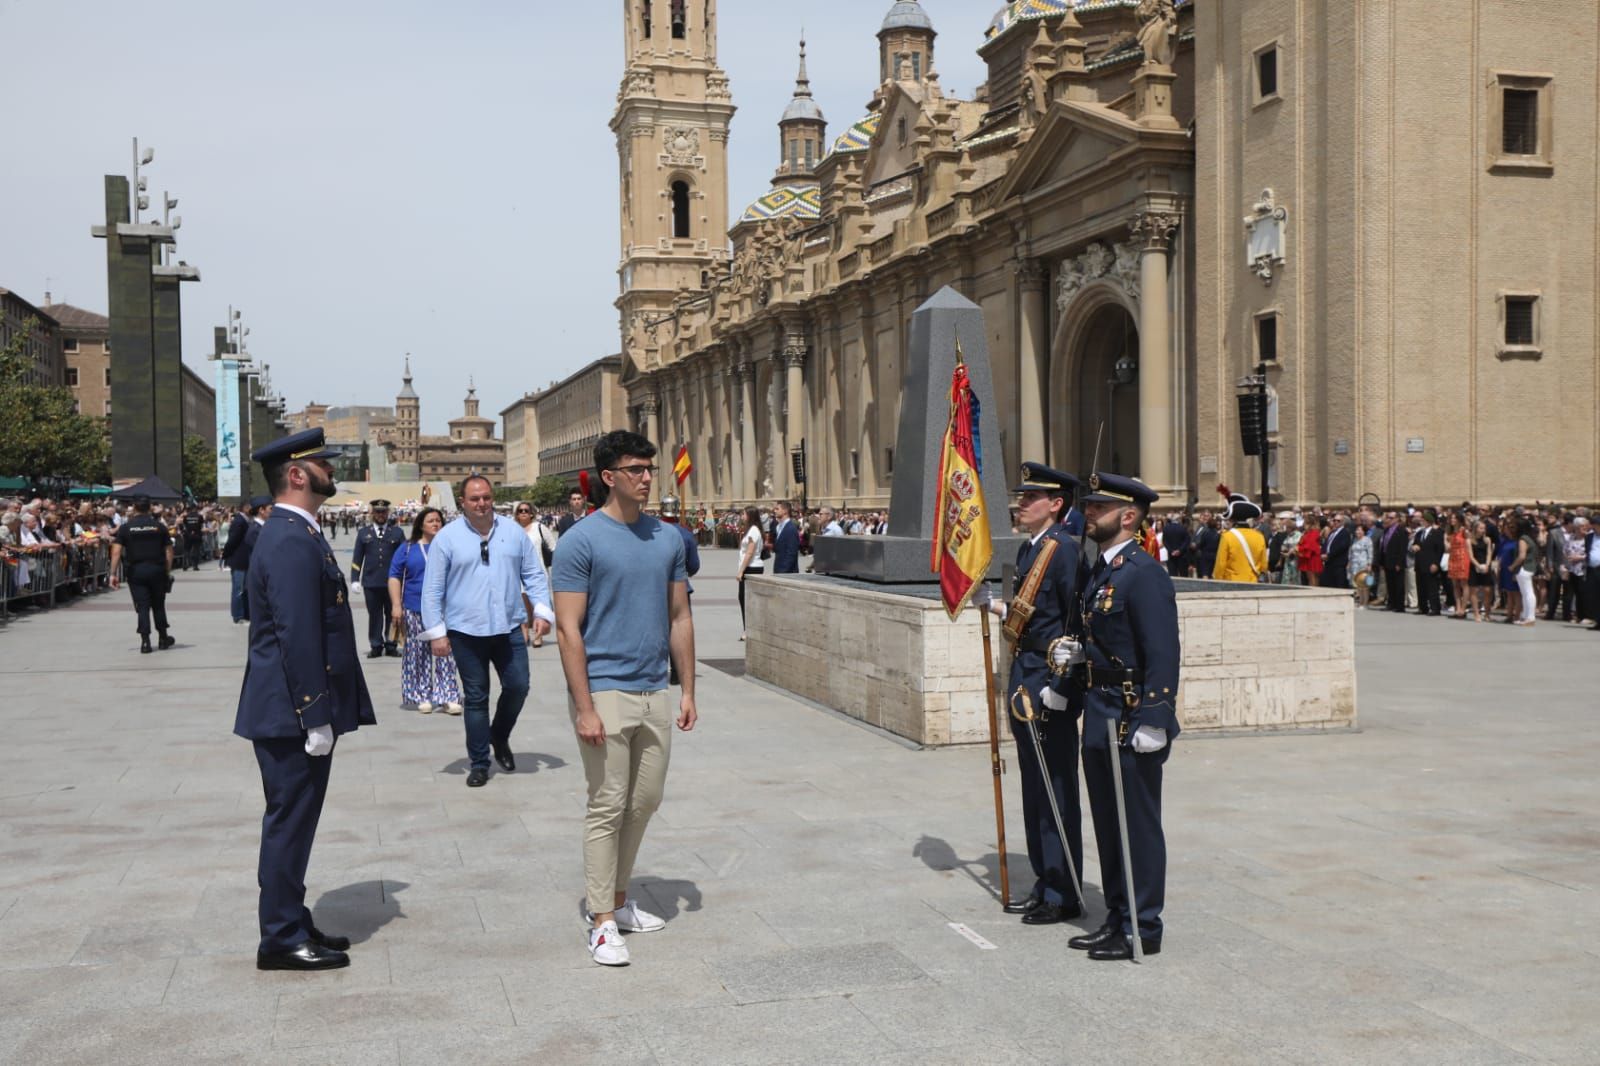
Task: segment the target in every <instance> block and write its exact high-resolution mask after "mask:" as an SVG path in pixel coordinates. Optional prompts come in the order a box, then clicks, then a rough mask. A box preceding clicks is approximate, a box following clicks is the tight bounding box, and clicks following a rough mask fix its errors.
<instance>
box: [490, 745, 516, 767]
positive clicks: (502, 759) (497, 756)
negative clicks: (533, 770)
mask: <svg viewBox="0 0 1600 1066" xmlns="http://www.w3.org/2000/svg"><path fill="white" fill-rule="evenodd" d="M493 747H494V761H495V762H497V763H499V764H500V769H502V770H504V771H505V772H506V773H508V774H510V773H515V772H516V769H517V757H516V756H515V755H513V754H511V745H510V744H502V743H499V742H496V743H495V744H494V745H493Z"/></svg>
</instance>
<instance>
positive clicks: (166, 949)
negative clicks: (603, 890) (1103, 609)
mask: <svg viewBox="0 0 1600 1066" xmlns="http://www.w3.org/2000/svg"><path fill="white" fill-rule="evenodd" d="M349 545H350V539H349V538H348V537H346V538H344V539H343V540H341V541H339V542H337V543H336V545H335V546H336V547H337V548H338V549H340V550H341V552H343V551H347V550H348V548H349ZM732 564H733V558H732V553H731V552H708V553H706V576H704V577H702V578H701V579H700V580H699V581H697V582H696V586H697V588H698V590H699V591H698V596H697V605H696V616H697V620H698V629H699V637H700V645H699V655H700V658H701V659H702V661H703V662H704V661H706V660H710V661H724V660H737V659H738V658H739V655H740V645H739V644H738V640H737V638H738V609H737V607H736V606H735V601H734V594H735V586H734V583H733V582H732V580H731V579H730V577H729V575H730V574H731V572H732ZM227 587H228V586H227V575H226V574H224V573H222V572H219V571H205V572H203V573H201V574H198V575H189V574H180V575H179V579H178V585H177V591H176V593H175V595H174V597H173V600H172V618H173V627H174V628H173V632H174V634H175V635H176V637H177V638H178V641H179V646H178V648H177V649H175V650H173V651H170V652H166V653H159V654H156V655H152V656H140V655H139V654H137V642H136V639H135V637H134V634H133V614H132V611H131V609H130V607H129V605H128V596H127V593H126V592H121V593H114V594H107V595H102V596H99V597H96V598H94V599H91V600H89V601H87V602H85V603H82V604H80V605H78V606H75V607H71V608H65V609H61V610H56V611H52V612H47V613H40V614H34V615H31V616H26V617H23V618H21V619H19V620H17V621H15V622H14V623H12V624H10V625H8V626H6V627H4V628H3V629H0V686H3V692H4V699H3V701H0V744H3V756H0V757H3V760H4V761H3V768H0V1062H5V1063H13V1062H15V1063H39V1062H49V1063H53V1064H54V1063H77V1062H85V1063H116V1064H124V1063H147V1062H160V1063H164V1064H166V1063H172V1062H186V1063H188V1062H239V1063H256V1062H261V1063H319V1064H320V1063H356V1064H361V1063H442V1062H451V1061H460V1062H471V1063H561V1064H565V1063H587V1062H596V1063H599V1062H603V1063H607V1064H625V1063H660V1064H679V1063H696V1064H715V1063H735V1062H749V1063H780V1062H782V1063H787V1062H794V1063H871V1064H873V1066H894V1064H900V1063H906V1064H911V1063H919V1064H920V1063H1068V1062H1095V1063H1102V1062H1103V1063H1146V1062H1148V1063H1449V1064H1478V1063H1514V1062H1528V1061H1550V1062H1567V1063H1584V1062H1594V1061H1597V1060H1600V1020H1597V1018H1596V1012H1595V1010H1594V989H1595V988H1596V987H1597V986H1600V955H1597V951H1600V948H1597V945H1600V921H1597V908H1596V889H1597V888H1600V817H1597V815H1600V800H1597V792H1596V788H1595V779H1596V775H1595V771H1594V762H1595V757H1594V753H1593V752H1594V748H1593V737H1592V730H1591V725H1592V716H1593V714H1594V712H1595V698H1594V697H1595V688H1596V680H1597V677H1600V671H1597V667H1596V663H1597V662H1600V660H1597V658H1596V651H1597V649H1600V637H1597V636H1596V635H1595V634H1592V633H1589V632H1587V631H1584V630H1579V629H1576V628H1569V627H1565V626H1561V625H1551V624H1548V623H1540V625H1539V626H1538V627H1537V628H1536V629H1534V630H1532V631H1521V630H1515V629H1513V628H1512V627H1508V626H1498V625H1497V626H1489V625H1474V624H1470V623H1464V622H1455V621H1450V620H1446V621H1432V620H1423V619H1418V618H1413V617H1403V618H1393V617H1389V616H1386V615H1383V614H1381V613H1378V612H1366V613H1364V614H1362V615H1361V616H1360V617H1359V618H1358V620H1357V627H1358V628H1357V632H1358V654H1359V660H1360V714H1361V720H1362V725H1363V730H1362V732H1360V733H1355V734H1344V735H1333V736H1285V737H1271V738H1232V739H1207V740H1199V741H1192V742H1189V741H1180V743H1179V745H1178V749H1177V751H1176V752H1175V753H1174V755H1173V757H1172V759H1171V761H1170V763H1169V764H1168V767H1167V773H1166V786H1165V792H1166V826H1167V833H1168V839H1169V842H1170V851H1171V870H1170V877H1169V885H1168V893H1167V899H1168V910H1167V915H1166V917H1167V938H1166V942H1165V945H1164V951H1163V953H1162V954H1161V955H1160V956H1159V957H1155V958H1152V959H1151V960H1149V962H1148V963H1147V964H1145V965H1144V966H1142V967H1135V966H1133V965H1131V964H1117V963H1091V962H1089V961H1088V960H1087V959H1086V958H1084V956H1083V955H1081V954H1080V953H1077V952H1072V951H1069V950H1068V949H1067V947H1066V941H1067V938H1068V937H1069V936H1070V935H1072V934H1073V933H1074V932H1075V931H1076V930H1075V929H1074V928H1070V927H1054V928H1042V929H1028V928H1024V927H1023V926H1021V925H1019V924H1018V923H1017V921H1016V919H1014V918H1008V917H1006V916H1005V915H1003V914H1001V913H1000V910H999V907H998V906H997V904H996V902H995V898H994V887H993V881H994V874H995V869H996V860H995V855H994V845H993V829H994V822H993V811H992V806H991V803H990V777H989V770H988V756H987V753H986V751H984V750H981V749H980V750H972V749H967V750H959V751H927V752H923V751H915V750H910V749H909V748H907V747H906V746H905V745H903V744H901V743H899V742H897V741H895V740H894V739H892V738H886V737H884V736H881V735H878V734H876V733H873V732H871V731H868V730H866V729H864V728H862V727H860V726H858V725H855V724H853V723H850V722H846V721H843V720H841V719H839V718H838V717H835V716H833V715H830V714H828V713H826V712H823V711H821V710H819V709H817V708H814V707H810V706H806V705H803V704H800V703H797V702H795V701H793V700H791V699H789V698H786V697H785V696H783V695H781V694H779V693H777V692H774V691H772V690H770V689H768V688H765V687H762V686H759V685H756V684H754V683H751V682H748V681H745V680H743V679H740V678H737V677H735V676H731V675H730V674H729V673H726V672H724V671H723V670H721V669H717V668H713V667H711V666H707V665H702V666H701V668H700V671H699V678H700V681H699V684H700V690H699V691H700V708H701V714H702V718H701V726H700V728H699V729H697V730H696V731H695V732H694V733H692V734H688V735H683V734H679V736H678V738H677V741H676V748H675V751H674V756H673V765H672V772H671V776H670V779H669V783H668V794H667V800H666V803H665V805H664V807H663V808H662V810H661V813H660V814H659V815H658V816H657V818H656V819H655V821H654V823H653V824H652V826H651V828H650V832H649V834H648V835H647V837H646V840H645V845H644V850H643V854H642V855H641V860H640V865H639V869H638V871H637V876H636V881H635V885H634V891H635V893H636V894H637V895H638V896H639V897H640V899H641V900H642V901H643V902H644V904H645V905H646V906H647V907H648V908H650V909H652V910H655V911H656V912H658V913H660V914H662V915H663V916H665V917H666V918H667V919H668V927H667V929H666V931H664V932H661V933H656V934H651V935H647V936H646V935H641V936H633V937H630V938H629V945H630V948H631V950H632V952H633V959H634V962H633V965H632V966H631V967H629V968H627V969H622V970H612V969H602V968H600V967H597V966H595V965H593V964H592V963H591V962H590V961H589V959H588V955H587V952H586V951H585V949H584V941H583V929H582V925H581V923H580V919H579V909H580V906H581V899H580V897H581V891H582V873H581V865H580V820H581V817H582V810H583V775H582V772H581V769H580V766H579V764H578V760H577V752H576V742H575V741H574V739H573V736H572V733H571V730H570V727H569V725H568V723H567V720H566V712H565V699H564V695H563V693H562V689H561V684H560V680H559V674H558V666H557V662H556V651H555V648H554V647H553V646H548V647H546V648H544V649H543V650H541V651H538V652H535V653H534V655H535V658H534V663H535V665H534V670H533V681H534V695H533V697H532V698H531V700H530V702H529V705H528V707H527V709H526V711H525V712H524V714H523V717H522V722H521V725H520V726H519V728H518V730H517V733H516V736H515V742H514V747H515V749H516V751H517V753H518V768H519V769H518V772H517V773H515V774H502V773H499V772H498V771H496V773H495V775H494V776H493V778H492V779H491V780H490V783H489V786H488V787H487V788H484V789H481V790H472V791H468V790H467V789H466V788H465V787H463V782H464V773H465V767H464V759H463V755H464V751H463V740H462V727H461V723H460V720H459V719H457V718H450V717H445V716H444V715H441V714H435V715H432V716H422V715H418V714H416V713H411V712H403V711H400V710H398V709H397V706H396V705H397V702H398V695H397V692H398V674H399V664H398V660H385V661H381V662H376V663H371V664H368V665H369V667H370V668H369V669H368V671H367V678H368V683H369V685H370V687H371V689H372V693H373V696H374V698H375V702H376V703H377V705H378V725H377V727H376V728H371V729H363V730H362V731H361V732H360V733H358V734H357V735H355V736H353V737H349V738H346V739H345V740H343V741H342V742H341V743H340V745H339V750H338V752H337V754H336V755H335V757H334V767H333V779H332V787H331V790H330V794H329V797H328V805H327V811H326V814H325V816H324V818H323V823H322V829H321V833H320V835H319V837H318V841H317V848H316V851H315V854H314V856H313V861H312V867H311V872H310V877H309V884H310V895H309V901H310V902H311V903H312V904H313V906H314V909H315V911H316V914H317V919H318V922H319V924H320V925H321V926H322V927H323V928H324V929H327V930H329V931H332V932H338V933H346V934H349V935H350V936H351V937H352V938H353V939H354V940H355V941H356V944H355V946H354V948H353V949H352V955H353V959H354V962H353V965H352V966H351V967H350V968H349V969H347V970H343V971H338V972H334V973H326V974H320V975H299V974H281V973H278V974H264V973H258V972H257V971H256V970H255V969H254V958H253V953H254V950H255V942H256V923H255V902H256V894H255V877H254V867H255V851H256V844H257V833H258V828H259V817H260V811H261V793H260V784H259V778H258V776H257V772H256V767H255V763H254V760H253V758H252V755H251V749H250V745H249V744H248V743H247V742H245V741H243V740H239V739H237V738H234V737H232V736H231V735H230V729H231V727H232V722H233V713H234V706H235V701H236V698H237V693H238V686H239V679H240V674H241V653H242V649H243V647H244V643H245V627H243V626H239V627H234V626H232V625H230V624H229V622H228V617H227V608H226V600H227ZM359 626H360V622H359V620H358V628H359ZM1006 793H1007V797H1008V813H1009V815H1010V821H1009V824H1008V829H1009V831H1010V834H1009V835H1010V841H1011V851H1012V855H1011V858H1010V862H1011V870H1012V885H1013V890H1014V891H1026V889H1027V886H1028V879H1027V877H1026V858H1025V857H1024V856H1022V855H1021V854H1019V852H1020V851H1021V841H1022V838H1023V831H1022V826H1021V824H1020V822H1019V821H1018V819H1019V817H1020V812H1019V806H1020V805H1019V803H1018V800H1017V782H1016V779H1015V777H1014V776H1008V777H1007V779H1006ZM1085 824H1086V831H1087V816H1086V817H1085ZM1088 850H1089V856H1090V858H1089V860H1088V870H1087V871H1086V880H1087V882H1088V885H1089V891H1090V895H1091V899H1096V900H1097V898H1098V889H1097V886H1098V884H1099V881H1100V877H1099V872H1098V870H1097V869H1096V865H1095V862H1094V859H1093V857H1092V856H1093V854H1094V852H1093V847H1092V845H1091V846H1090V848H1089V849H1088ZM1098 916H1099V912H1098V907H1096V910H1095V911H1093V912H1092V913H1091V920H1090V921H1088V922H1082V923H1078V924H1079V925H1081V926H1085V927H1087V926H1092V925H1094V924H1097V919H1098ZM953 924H955V925H960V926H964V927H965V929H966V930H968V931H970V932H971V933H972V934H973V936H974V938H970V939H969V938H968V937H966V936H963V935H962V934H961V931H960V930H958V929H955V928H953V927H952V925H953Z"/></svg>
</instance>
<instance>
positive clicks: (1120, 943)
mask: <svg viewBox="0 0 1600 1066" xmlns="http://www.w3.org/2000/svg"><path fill="white" fill-rule="evenodd" d="M1139 946H1140V947H1141V948H1143V949H1144V953H1145V954H1146V955H1159V954H1161V941H1160V940H1152V939H1151V938H1150V937H1147V936H1142V937H1140V938H1139ZM1089 957H1090V958H1091V959H1094V960H1095V961H1096V962H1105V961H1108V960H1117V959H1124V960H1125V959H1131V958H1133V937H1131V936H1128V935H1127V934H1126V933H1124V934H1122V935H1120V936H1113V937H1111V938H1110V939H1108V940H1106V941H1105V942H1104V943H1101V944H1099V945H1097V946H1095V947H1092V948H1090V949H1089Z"/></svg>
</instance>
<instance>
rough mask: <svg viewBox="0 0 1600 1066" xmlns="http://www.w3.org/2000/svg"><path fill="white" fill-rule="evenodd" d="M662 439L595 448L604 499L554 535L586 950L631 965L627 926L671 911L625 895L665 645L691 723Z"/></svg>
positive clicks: (647, 809) (666, 712) (657, 765)
mask: <svg viewBox="0 0 1600 1066" xmlns="http://www.w3.org/2000/svg"><path fill="white" fill-rule="evenodd" d="M655 455H656V448H655V445H653V444H651V443H650V442H649V441H648V440H646V439H645V438H644V437H641V436H640V435H639V434H637V433H630V432H627V431H626V430H618V431H616V432H613V433H608V434H606V435H605V436H604V437H602V438H600V440H599V442H598V443H597V444H596V445H595V448H594V465H595V473H596V474H597V475H598V476H599V478H600V481H601V484H602V485H604V486H605V488H606V490H607V492H608V496H607V499H606V503H605V506H603V507H601V508H600V509H599V510H598V511H596V512H594V513H593V514H591V515H590V516H589V517H588V518H586V519H584V520H583V521H582V522H579V523H576V524H575V525H573V526H572V528H571V529H570V530H569V531H568V532H567V533H566V535H564V536H563V537H562V538H561V540H560V541H559V542H558V543H557V544H556V553H555V567H554V569H553V571H552V573H551V587H552V588H553V589H554V590H555V612H556V637H557V640H558V641H559V642H560V646H561V669H562V671H563V672H564V673H565V675H566V679H567V694H568V695H567V704H568V709H569V710H570V712H571V714H572V720H573V725H574V727H575V728H576V730H577V734H578V741H579V743H578V749H579V754H580V755H581V756H582V758H583V772H584V777H585V779H586V780H587V782H588V786H589V809H588V814H587V815H586V817H585V819H584V837H583V869H584V879H585V881H586V883H587V895H588V911H589V913H590V914H591V916H592V921H593V926H592V928H591V929H590V931H589V955H590V957H591V958H593V959H594V961H595V962H597V963H600V964H601V965H603V966H626V965H627V964H628V948H627V944H626V943H625V942H624V941H623V939H622V936H621V933H620V932H619V930H627V931H628V932H631V933H648V932H653V931H655V930H657V929H661V928H663V927H664V926H665V925H666V923H665V922H664V921H662V920H661V919H660V918H658V917H656V916H655V915H653V914H650V913H648V912H646V911H645V910H643V909H641V908H640V907H639V905H638V903H637V902H635V901H634V900H631V899H629V898H628V881H629V878H630V877H631V876H632V874H633V863H634V859H635V858H636V857H637V856H638V854H639V842H640V840H642V839H643V837H644V829H645V826H646V825H647V824H648V823H649V821H650V816H651V815H652V814H654V813H655V811H656V808H657V807H659V806H660V805H661V795H662V792H663V790H664V788H665V786H666V778H667V761H668V757H669V756H670V754H671V751H672V720H673V718H672V711H671V710H670V708H669V706H668V700H667V690H668V684H667V673H668V667H667V663H668V657H669V655H670V657H671V662H672V664H673V665H674V666H675V667H676V668H677V672H678V676H679V677H680V678H681V679H682V686H683V688H682V694H681V695H680V696H679V698H678V715H677V723H678V728H679V729H682V730H683V731H685V732H688V731H689V730H691V729H693V728H694V724H695V720H696V717H697V715H696V713H695V705H694V623H693V622H692V621H691V620H690V615H689V590H688V577H687V574H686V573H685V563H684V558H685V551H684V544H683V540H682V538H681V537H680V535H679V533H678V531H677V530H676V529H674V528H672V527H671V526H669V525H667V524H665V523H663V522H661V521H659V520H657V519H655V518H652V517H650V516H649V515H646V514H645V513H644V504H645V502H646V501H647V500H648V499H649V498H650V485H651V482H652V480H653V478H654V476H655V473H656V467H655V465H654V464H653V463H652V462H651V460H653V459H654V458H655Z"/></svg>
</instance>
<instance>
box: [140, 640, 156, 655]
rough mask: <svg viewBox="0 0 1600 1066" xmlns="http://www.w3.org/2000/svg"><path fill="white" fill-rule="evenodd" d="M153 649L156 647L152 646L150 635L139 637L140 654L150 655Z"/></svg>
mask: <svg viewBox="0 0 1600 1066" xmlns="http://www.w3.org/2000/svg"><path fill="white" fill-rule="evenodd" d="M153 651H155V649H154V648H152V647H151V646H150V638H149V637H140V638H139V654H140V655H149V654H150V653H151V652H153Z"/></svg>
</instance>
